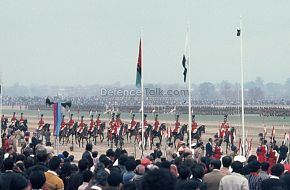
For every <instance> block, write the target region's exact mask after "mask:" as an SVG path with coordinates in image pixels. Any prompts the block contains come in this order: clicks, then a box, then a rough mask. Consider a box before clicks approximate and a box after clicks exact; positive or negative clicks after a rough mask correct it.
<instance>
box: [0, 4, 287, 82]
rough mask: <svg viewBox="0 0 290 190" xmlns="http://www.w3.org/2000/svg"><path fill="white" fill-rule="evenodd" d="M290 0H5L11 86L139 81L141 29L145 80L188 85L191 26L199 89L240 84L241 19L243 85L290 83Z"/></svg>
mask: <svg viewBox="0 0 290 190" xmlns="http://www.w3.org/2000/svg"><path fill="white" fill-rule="evenodd" d="M289 8H290V1H289V0H279V1H273V0H263V1H262V0H255V1H253V0H240V1H236V0H211V1H209V0H186V1H184V0H143V1H141V0H21V1H19V0H15V1H14V0H1V1H0V71H2V73H3V81H4V83H5V84H6V85H8V86H10V85H12V84H14V83H17V82H18V83H20V84H24V85H30V84H48V85H53V84H61V85H74V84H85V85H89V84H112V83H115V82H117V81H120V82H121V84H134V83H135V77H136V61H137V56H138V43H139V38H140V30H141V28H143V39H144V52H143V53H144V59H143V63H144V71H143V74H144V82H145V83H167V84H170V83H182V71H183V70H182V66H181V58H182V53H183V51H184V44H185V34H186V27H187V22H188V21H189V23H190V38H191V65H192V72H191V78H192V79H191V80H192V83H200V82H204V81H210V82H220V81H222V80H228V81H231V82H233V81H237V82H239V81H240V49H239V48H240V43H239V39H238V37H236V28H237V26H238V25H239V18H240V15H242V16H243V28H242V32H243V35H244V36H243V38H244V63H245V66H244V67H245V69H244V72H245V81H250V80H255V78H256V77H257V76H261V77H262V78H263V79H264V80H265V82H269V81H272V82H281V83H284V82H285V81H286V79H287V78H289V77H290V14H289Z"/></svg>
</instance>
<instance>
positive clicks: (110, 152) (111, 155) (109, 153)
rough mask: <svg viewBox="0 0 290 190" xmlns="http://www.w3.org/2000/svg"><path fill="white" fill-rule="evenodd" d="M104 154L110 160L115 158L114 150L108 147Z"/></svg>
mask: <svg viewBox="0 0 290 190" xmlns="http://www.w3.org/2000/svg"><path fill="white" fill-rule="evenodd" d="M106 156H107V157H108V158H110V159H111V160H115V156H116V154H115V152H114V151H113V150H112V149H108V150H107V152H106Z"/></svg>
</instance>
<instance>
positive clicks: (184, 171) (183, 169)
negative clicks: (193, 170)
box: [177, 165, 190, 180]
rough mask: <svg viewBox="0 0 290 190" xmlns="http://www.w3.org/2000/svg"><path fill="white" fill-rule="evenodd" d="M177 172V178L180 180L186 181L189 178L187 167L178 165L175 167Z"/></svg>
mask: <svg viewBox="0 0 290 190" xmlns="http://www.w3.org/2000/svg"><path fill="white" fill-rule="evenodd" d="M177 171H178V174H179V177H180V178H181V179H184V180H185V179H187V178H189V176H190V170H189V168H188V167H186V166H184V165H180V166H178V167H177Z"/></svg>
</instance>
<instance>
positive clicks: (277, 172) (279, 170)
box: [271, 163, 285, 177]
mask: <svg viewBox="0 0 290 190" xmlns="http://www.w3.org/2000/svg"><path fill="white" fill-rule="evenodd" d="M284 170H285V167H284V165H283V164H280V163H278V164H274V165H273V166H272V168H271V174H272V175H274V176H277V177H280V176H281V175H282V174H283V173H284Z"/></svg>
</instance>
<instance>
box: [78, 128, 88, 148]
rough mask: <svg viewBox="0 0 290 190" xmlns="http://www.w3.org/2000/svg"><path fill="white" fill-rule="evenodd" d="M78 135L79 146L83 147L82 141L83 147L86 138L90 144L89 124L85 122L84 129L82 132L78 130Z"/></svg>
mask: <svg viewBox="0 0 290 190" xmlns="http://www.w3.org/2000/svg"><path fill="white" fill-rule="evenodd" d="M76 136H77V139H78V142H79V147H81V142H82V148H83V147H84V139H86V141H87V144H88V125H87V124H85V127H84V129H83V131H82V132H81V133H79V132H77V133H76Z"/></svg>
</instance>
